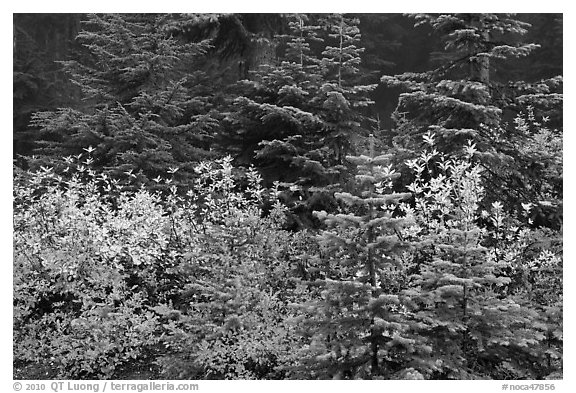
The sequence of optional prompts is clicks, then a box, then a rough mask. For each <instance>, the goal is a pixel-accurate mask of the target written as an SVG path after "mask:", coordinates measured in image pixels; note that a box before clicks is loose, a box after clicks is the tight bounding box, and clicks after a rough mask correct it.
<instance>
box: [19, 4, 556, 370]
mask: <svg viewBox="0 0 576 393" xmlns="http://www.w3.org/2000/svg"><path fill="white" fill-rule="evenodd" d="M562 23H563V17H562V15H561V14H413V15H404V14H359V15H354V14H98V15H93V14H14V36H13V49H14V52H13V53H14V58H13V68H14V92H13V97H14V98H13V100H14V114H13V115H14V123H13V124H14V128H13V140H14V145H13V151H14V310H15V313H14V359H15V363H14V364H15V366H14V367H15V369H14V370H15V371H14V372H15V375H18V376H20V377H22V378H27V377H28V378H34V377H37V378H38V379H39V377H40V376H42V377H45V376H49V377H58V378H62V377H67V378H94V377H97V378H101V377H102V378H124V377H126V378H131V377H132V379H138V378H140V377H141V378H155V379H160V378H212V379H238V378H240V379H283V378H297V379H309V378H312V379H326V378H334V379H474V378H495V379H527V378H528V379H544V378H550V379H554V378H561V376H562V340H563V339H562V337H563V336H562V231H563V224H562V218H563V215H562V207H563V199H562V197H563V172H562V127H563V108H562V89H563V85H562V73H563V69H562V60H563V36H562V28H563V26H562ZM38 370H40V371H38ZM136 370H146V372H144V373H140V374H139V373H138V372H137V371H136ZM42 379H44V378H42Z"/></svg>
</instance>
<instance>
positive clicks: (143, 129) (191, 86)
mask: <svg viewBox="0 0 576 393" xmlns="http://www.w3.org/2000/svg"><path fill="white" fill-rule="evenodd" d="M172 29H173V23H171V16H170V15H154V14H145V15H138V14H109V15H90V16H89V18H88V20H87V21H86V22H85V23H84V28H83V30H82V31H81V32H80V33H79V35H78V40H79V41H80V42H81V43H82V44H83V45H84V47H85V48H86V50H87V51H88V54H89V55H88V56H87V57H86V58H85V59H84V60H82V61H78V60H74V61H65V62H62V63H63V66H64V69H65V71H66V72H68V73H69V75H70V78H71V80H72V81H73V83H75V84H77V85H78V86H79V87H80V89H81V90H82V93H83V100H84V101H83V104H81V105H78V106H77V107H74V108H63V109H59V110H57V111H53V112H39V113H37V114H36V115H35V118H34V124H35V125H36V126H37V127H39V128H40V132H41V133H42V134H43V135H44V139H45V141H46V142H45V143H44V146H43V147H42V148H41V149H39V151H38V152H39V153H41V154H44V155H48V156H49V157H54V156H62V155H64V156H65V155H69V154H78V153H79V152H82V149H83V148H88V147H89V146H92V147H93V148H95V151H94V153H93V157H94V160H95V162H94V164H95V165H97V166H102V167H105V168H107V169H108V170H109V171H110V172H111V173H112V174H114V175H116V176H126V175H124V174H123V173H124V172H126V173H129V174H133V175H134V176H137V177H140V180H141V181H143V182H147V181H149V179H152V178H154V177H156V176H158V175H164V174H165V173H166V170H167V169H168V168H176V167H182V171H181V172H180V173H184V174H186V173H188V174H190V173H191V172H192V166H193V162H194V161H197V160H198V159H201V158H205V157H206V156H207V155H208V148H209V145H210V144H209V138H210V135H211V133H212V132H213V130H214V129H215V128H216V127H217V121H216V120H215V119H214V117H213V116H212V114H211V112H210V110H211V107H210V103H209V101H210V99H209V97H210V95H212V94H213V92H212V91H210V89H208V86H209V84H207V82H208V80H207V75H206V74H205V73H204V72H202V71H199V70H200V69H201V68H200V67H199V64H201V60H202V56H203V55H204V53H205V52H206V50H207V48H208V47H209V43H208V41H202V42H199V43H186V42H182V41H179V40H177V39H176V38H174V34H173V32H172Z"/></svg>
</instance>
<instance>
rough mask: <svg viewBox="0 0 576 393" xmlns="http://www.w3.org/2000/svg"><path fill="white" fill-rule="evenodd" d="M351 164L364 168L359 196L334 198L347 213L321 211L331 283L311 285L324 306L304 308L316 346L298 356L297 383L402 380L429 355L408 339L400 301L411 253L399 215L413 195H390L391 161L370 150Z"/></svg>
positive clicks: (323, 246)
mask: <svg viewBox="0 0 576 393" xmlns="http://www.w3.org/2000/svg"><path fill="white" fill-rule="evenodd" d="M347 159H348V160H349V161H350V162H351V163H353V164H354V165H356V166H357V168H358V174H357V175H356V176H355V179H356V190H357V192H356V193H355V195H353V194H351V193H347V192H341V193H336V194H335V196H336V198H337V200H338V201H340V202H341V203H342V205H343V207H344V208H343V211H342V212H341V213H337V214H329V213H327V212H325V211H321V212H317V215H318V218H319V219H320V220H321V221H322V222H323V223H324V224H325V225H326V229H325V230H323V231H322V232H321V233H320V235H318V242H319V244H320V246H321V249H322V257H321V259H322V262H321V265H323V268H322V269H323V275H324V276H325V277H326V278H325V279H319V280H316V281H314V282H312V283H311V284H312V285H313V286H317V287H319V288H320V289H319V290H320V291H321V292H320V295H319V299H318V300H315V301H311V302H309V303H307V304H304V305H300V309H301V310H302V312H303V314H304V315H303V316H302V317H301V323H302V325H301V326H302V327H303V331H304V332H305V335H306V336H308V337H310V344H309V345H306V346H305V347H304V348H303V349H302V350H301V351H300V352H298V353H297V354H296V356H297V357H298V358H299V359H301V360H300V366H299V367H296V368H295V369H294V370H292V372H293V376H296V377H301V376H302V375H305V376H306V377H312V378H320V379H326V378H334V379H357V378H368V379H371V378H386V379H390V378H403V377H407V378H409V377H410V376H408V375H404V374H411V373H412V371H413V370H412V368H411V367H413V366H414V365H415V364H417V363H418V359H419V358H420V353H425V352H426V351H427V347H426V346H421V345H419V343H417V340H414V339H412V338H408V337H407V336H406V334H408V332H409V330H410V325H409V324H408V323H407V321H406V318H405V316H404V313H405V309H404V306H403V305H402V303H401V299H400V297H399V294H400V292H399V289H401V288H402V286H403V284H402V280H401V278H400V277H401V274H397V272H398V271H401V270H403V269H404V266H402V263H401V258H402V257H401V256H402V253H403V251H405V250H406V249H407V248H408V247H409V244H408V243H406V242H404V241H403V240H402V238H401V236H399V234H400V232H402V231H403V228H404V227H406V226H408V225H409V224H410V222H409V220H407V219H406V218H405V217H402V216H399V215H397V214H396V212H397V207H398V204H399V202H400V201H401V200H403V199H406V198H408V197H409V196H410V194H407V193H402V194H397V193H391V192H390V189H391V186H392V179H394V178H395V177H396V176H398V174H397V173H395V171H394V170H393V169H391V167H390V166H387V165H386V163H387V162H388V161H389V157H387V156H384V155H380V156H374V154H373V150H372V154H370V156H366V155H360V156H348V157H347ZM392 277H394V278H396V280H394V279H391V278H392ZM412 377H414V378H418V374H417V373H414V374H413V375H412Z"/></svg>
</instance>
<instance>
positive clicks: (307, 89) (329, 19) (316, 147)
mask: <svg viewBox="0 0 576 393" xmlns="http://www.w3.org/2000/svg"><path fill="white" fill-rule="evenodd" d="M288 20H289V29H290V32H289V34H286V35H284V36H281V37H279V38H281V39H283V40H285V44H284V45H285V54H284V57H283V59H282V61H281V62H280V63H278V64H273V65H267V66H263V67H261V68H260V69H259V70H258V71H254V72H252V73H251V78H250V79H249V80H243V81H240V82H239V84H238V85H237V89H236V90H235V92H236V93H237V94H238V95H240V96H239V97H237V98H235V99H234V100H233V101H232V103H231V104H232V105H231V108H230V110H229V113H228V114H227V116H226V117H225V119H224V123H225V124H226V125H227V129H226V131H225V132H224V133H223V134H222V136H221V140H222V144H223V146H226V147H227V148H232V149H234V148H235V149H237V156H238V157H239V160H240V162H246V163H255V164H256V165H257V166H258V167H259V168H261V169H262V170H263V172H264V175H265V179H266V180H268V181H280V182H282V183H283V184H284V186H285V187H286V193H285V194H286V198H287V199H288V200H290V202H292V203H294V206H293V207H294V208H295V209H296V210H299V209H300V210H301V211H308V212H310V210H311V205H314V204H316V203H327V202H326V198H325V197H326V195H325V194H326V192H327V189H325V188H323V187H326V186H328V185H334V184H336V183H338V182H339V181H340V180H341V179H342V178H343V175H344V174H345V172H346V170H347V168H346V166H345V164H346V162H345V160H343V158H344V156H345V155H346V154H348V153H349V152H351V151H352V149H353V144H354V142H355V141H356V140H357V139H358V138H359V136H361V127H360V126H361V123H363V122H365V121H366V120H365V118H364V116H363V114H362V107H363V106H366V105H368V104H370V103H371V101H370V100H369V99H368V98H367V92H369V91H370V90H371V89H373V88H374V87H375V85H369V86H367V85H360V84H358V81H359V78H358V75H359V73H360V70H359V68H358V64H359V63H360V61H361V59H360V54H361V52H362V48H360V47H359V40H360V32H359V30H358V27H357V24H358V23H359V21H358V19H355V18H349V17H347V16H344V15H328V16H321V17H318V16H309V15H292V16H290V17H289V18H288ZM323 45H324V46H323ZM322 48H323V50H322ZM320 51H321V53H319V52H320ZM364 137H365V136H364ZM286 168H289V170H286ZM322 201H323V202H322Z"/></svg>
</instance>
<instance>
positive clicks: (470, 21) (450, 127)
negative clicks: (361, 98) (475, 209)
mask: <svg viewBox="0 0 576 393" xmlns="http://www.w3.org/2000/svg"><path fill="white" fill-rule="evenodd" d="M414 17H415V19H416V21H417V23H416V25H417V26H418V25H422V24H427V25H430V26H431V27H432V29H433V30H434V31H435V32H436V33H438V34H439V35H440V37H441V38H442V39H443V42H444V44H445V45H444V51H443V52H441V53H439V54H436V56H437V58H438V61H439V62H440V65H439V66H438V67H437V68H436V69H434V70H432V71H428V72H424V73H405V74H402V75H396V76H384V77H382V82H383V83H385V84H387V85H389V86H402V87H403V88H405V89H406V90H407V92H405V93H402V94H401V95H400V98H399V102H398V106H397V108H396V111H395V113H394V115H393V117H394V120H395V122H396V130H395V131H396V132H397V136H396V138H395V142H396V144H397V145H396V146H397V148H398V150H399V152H403V153H402V154H400V155H399V157H400V156H401V157H403V158H407V157H409V156H417V155H418V154H419V153H420V152H419V141H420V138H421V136H422V135H424V134H425V133H426V132H428V131H433V132H434V133H435V134H436V135H437V138H438V141H437V145H436V146H437V148H438V149H439V150H440V151H442V152H445V153H448V152H450V151H452V150H453V149H454V148H455V146H460V145H462V144H464V143H465V141H466V140H468V139H472V140H473V141H474V142H475V143H476V146H477V150H478V152H477V155H478V156H479V157H481V160H480V164H481V165H482V166H483V167H484V168H485V172H484V175H483V176H485V177H486V179H487V180H488V181H489V182H490V184H491V185H492V186H491V187H490V188H489V189H488V190H487V192H488V196H487V198H488V200H492V201H494V200H496V199H499V200H500V199H501V198H500V196H501V195H502V194H504V195H505V198H504V199H502V200H501V201H502V202H503V203H504V204H505V206H506V209H508V210H514V209H518V208H519V206H518V201H519V200H524V201H528V200H529V201H530V202H533V203H536V201H537V198H538V197H537V196H536V195H534V193H533V192H532V191H531V190H532V189H533V188H534V185H535V184H536V183H537V182H539V181H540V179H539V178H538V177H527V176H525V175H524V174H525V173H527V169H528V168H530V167H534V166H538V163H537V161H538V160H537V159H535V157H533V156H531V155H527V154H525V153H524V152H522V151H521V150H520V149H519V147H520V146H522V145H527V144H531V143H532V139H533V138H534V135H533V134H530V133H520V132H518V130H517V128H515V126H514V125H513V124H511V123H510V122H507V121H506V120H508V119H510V118H513V117H514V116H516V115H517V114H518V113H520V112H521V111H523V110H524V111H525V110H526V107H527V106H529V105H534V104H535V103H538V107H540V108H543V109H544V110H546V111H548V112H550V111H553V110H554V109H552V108H558V107H559V104H560V103H561V100H562V95H561V93H560V94H559V93H558V92H557V91H558V87H556V86H557V85H558V84H560V85H561V78H560V79H559V80H556V82H551V81H550V82H549V83H540V84H536V85H537V86H538V87H536V86H530V85H527V84H525V83H521V82H516V81H515V82H507V83H502V82H500V81H498V80H497V72H496V71H497V70H498V69H499V68H501V67H503V64H504V62H505V61H506V60H507V59H509V58H518V57H526V56H528V55H529V54H530V53H531V52H532V51H533V50H535V49H536V48H537V47H538V46H537V45H535V44H523V43H522V42H520V43H518V42H517V40H516V37H518V36H522V35H524V34H526V32H527V29H528V28H529V27H530V25H529V24H528V23H525V22H521V21H519V20H517V19H515V18H514V17H513V15H509V14H442V15H428V14H426V15H421V14H419V15H415V16H414ZM400 160H402V158H400Z"/></svg>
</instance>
